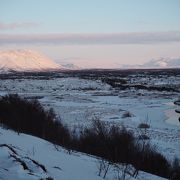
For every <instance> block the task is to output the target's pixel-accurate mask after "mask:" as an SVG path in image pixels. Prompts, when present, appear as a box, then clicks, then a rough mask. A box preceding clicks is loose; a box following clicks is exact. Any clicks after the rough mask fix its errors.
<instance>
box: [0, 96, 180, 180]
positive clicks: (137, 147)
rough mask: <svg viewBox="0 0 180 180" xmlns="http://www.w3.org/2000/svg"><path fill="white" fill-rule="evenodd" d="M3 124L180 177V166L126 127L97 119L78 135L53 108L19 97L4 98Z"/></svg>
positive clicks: (0, 101)
mask: <svg viewBox="0 0 180 180" xmlns="http://www.w3.org/2000/svg"><path fill="white" fill-rule="evenodd" d="M0 123H1V125H2V126H3V127H4V128H10V129H13V130H15V131H17V132H18V133H27V134H31V135H34V136H37V137H40V138H43V139H46V140H48V141H50V142H52V143H54V144H58V145H61V146H63V147H65V148H67V149H72V150H77V151H81V152H85V153H88V154H92V155H96V156H99V157H101V158H104V159H106V160H108V161H109V162H110V163H112V164H113V163H127V164H132V165H133V166H134V167H135V168H136V169H137V170H143V171H145V172H149V173H152V174H156V175H159V176H161V177H166V178H171V179H172V180H176V179H179V178H180V163H179V161H178V160H177V159H175V161H174V163H170V162H169V161H168V160H167V159H166V158H165V157H164V156H163V155H162V154H160V153H159V152H157V151H156V150H155V149H154V148H153V147H152V146H151V145H150V144H149V143H144V142H142V141H141V140H139V139H138V138H137V137H135V136H134V134H133V133H132V132H130V131H129V130H127V129H126V128H124V127H118V126H115V125H111V126H110V125H108V124H106V123H104V122H101V121H99V120H94V121H93V123H92V126H91V127H89V128H84V129H82V130H81V131H80V132H79V131H78V133H77V132H76V131H70V130H69V129H68V128H67V127H66V126H65V125H63V124H62V123H61V121H60V120H59V119H57V118H56V115H55V113H54V111H53V109H50V110H48V111H46V110H44V108H43V107H42V105H41V104H40V103H39V102H38V101H37V100H31V101H30V100H27V99H23V98H21V97H19V96H18V95H6V96H4V97H2V98H1V99H0Z"/></svg>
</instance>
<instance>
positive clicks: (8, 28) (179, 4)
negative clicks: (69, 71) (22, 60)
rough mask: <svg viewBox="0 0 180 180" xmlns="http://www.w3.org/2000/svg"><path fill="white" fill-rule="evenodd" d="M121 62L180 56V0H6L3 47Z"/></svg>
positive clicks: (82, 61)
mask: <svg viewBox="0 0 180 180" xmlns="http://www.w3.org/2000/svg"><path fill="white" fill-rule="evenodd" d="M9 49H31V50H35V51H40V52H42V53H44V54H45V55H47V56H49V57H50V58H52V59H54V60H55V61H57V62H64V63H75V64H78V65H80V66H84V65H89V66H95V67H116V66H119V65H121V64H142V63H144V62H147V61H149V60H151V59H158V58H168V57H170V58H179V57H180V50H179V49H180V0H150V1H148V0H76V1H73V0H71V1H70V0H0V50H2V51H3V50H9Z"/></svg>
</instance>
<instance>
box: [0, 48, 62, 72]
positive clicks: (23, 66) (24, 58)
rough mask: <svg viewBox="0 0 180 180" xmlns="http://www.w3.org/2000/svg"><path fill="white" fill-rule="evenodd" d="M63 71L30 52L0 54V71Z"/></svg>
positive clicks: (48, 60) (38, 54) (10, 51)
mask: <svg viewBox="0 0 180 180" xmlns="http://www.w3.org/2000/svg"><path fill="white" fill-rule="evenodd" d="M55 69H56V70H57V69H63V67H62V66H60V65H59V64H57V63H55V62H54V61H52V60H51V59H49V58H47V57H45V56H44V55H42V54H40V53H38V52H35V51H32V50H24V49H18V50H7V51H1V52H0V70H1V71H8V70H13V71H45V70H55Z"/></svg>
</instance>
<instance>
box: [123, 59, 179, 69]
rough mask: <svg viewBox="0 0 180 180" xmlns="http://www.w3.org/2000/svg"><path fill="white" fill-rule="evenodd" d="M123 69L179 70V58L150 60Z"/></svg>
mask: <svg viewBox="0 0 180 180" xmlns="http://www.w3.org/2000/svg"><path fill="white" fill-rule="evenodd" d="M122 67H123V68H130V69H131V68H132V69H134V68H140V69H157V68H159V69H163V68H180V58H160V59H153V60H150V61H148V62H146V63H144V64H142V65H123V66H122Z"/></svg>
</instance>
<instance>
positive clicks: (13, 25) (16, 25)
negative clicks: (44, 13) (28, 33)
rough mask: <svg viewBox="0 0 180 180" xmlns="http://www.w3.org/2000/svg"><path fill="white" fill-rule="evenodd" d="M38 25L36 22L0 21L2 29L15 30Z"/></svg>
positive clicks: (0, 29)
mask: <svg viewBox="0 0 180 180" xmlns="http://www.w3.org/2000/svg"><path fill="white" fill-rule="evenodd" d="M36 26H38V24H37V23H35V22H21V23H17V22H16V23H3V22H0V31H5V30H14V29H19V28H30V27H36Z"/></svg>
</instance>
